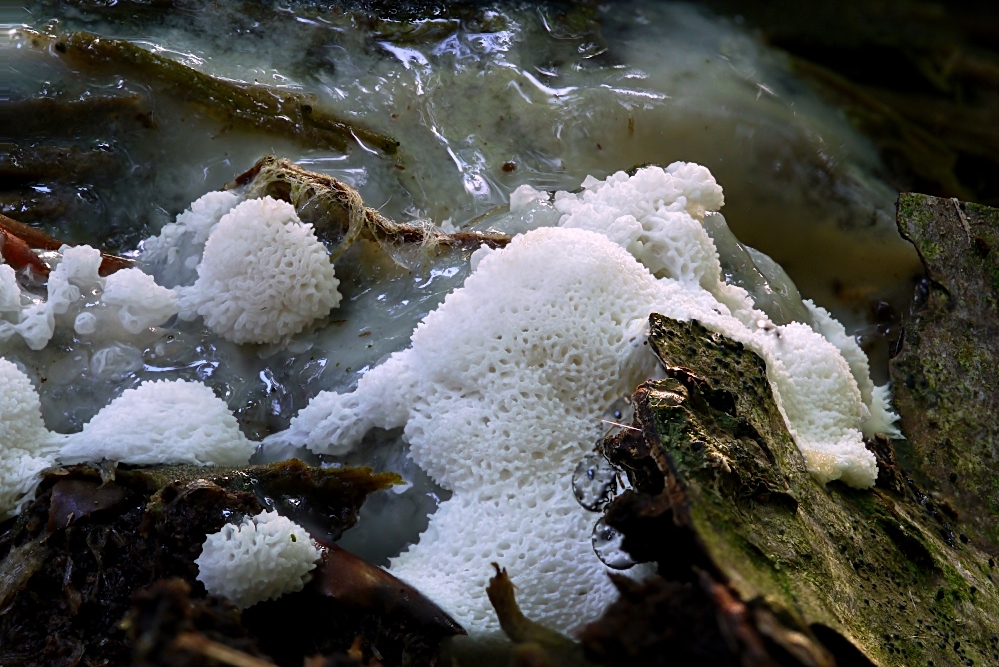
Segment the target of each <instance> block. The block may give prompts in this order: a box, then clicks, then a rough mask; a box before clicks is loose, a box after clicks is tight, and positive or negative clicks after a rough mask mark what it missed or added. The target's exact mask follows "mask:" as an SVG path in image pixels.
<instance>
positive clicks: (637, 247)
mask: <svg viewBox="0 0 999 667" xmlns="http://www.w3.org/2000/svg"><path fill="white" fill-rule="evenodd" d="M723 204H724V197H723V195H722V189H721V186H719V185H718V183H717V182H716V181H715V178H714V176H712V175H711V172H710V171H708V170H707V169H706V168H704V167H702V166H700V165H696V164H692V163H688V162H674V163H673V164H671V165H669V166H668V167H666V168H665V169H662V168H661V167H646V168H644V169H639V170H638V171H637V172H636V173H635V174H634V175H633V176H628V174H626V173H625V172H623V171H619V172H617V173H616V174H612V175H611V176H608V177H607V178H606V179H605V180H603V181H600V180H597V179H595V178H593V177H592V176H588V177H587V178H586V180H584V181H583V190H582V192H580V193H578V194H573V193H569V192H559V193H556V195H555V209H556V210H557V211H558V212H559V213H561V214H562V217H561V218H560V220H559V226H561V227H566V228H574V229H588V230H590V231H594V232H597V233H599V234H603V235H604V236H606V237H607V238H609V239H610V240H612V241H614V242H615V243H617V244H618V245H620V246H621V247H622V248H624V249H625V250H627V251H628V252H630V253H631V254H632V255H633V256H634V257H635V258H636V259H637V260H638V261H639V262H641V263H642V264H644V265H645V266H646V267H647V268H648V269H649V271H651V272H652V273H653V274H655V276H656V277H657V278H672V279H674V280H677V281H679V282H681V283H685V284H689V285H699V286H701V287H702V288H704V289H706V290H707V291H709V292H711V293H712V294H713V295H714V296H715V298H716V299H718V301H719V302H721V303H723V304H725V305H726V306H728V307H729V308H730V309H731V310H732V311H734V312H737V313H746V314H747V316H748V314H749V312H750V311H751V310H752V301H751V300H750V299H749V297H748V295H747V293H746V292H745V290H743V289H741V288H739V287H736V286H733V285H728V284H726V283H725V282H724V280H723V279H722V273H721V264H720V263H719V260H718V252H717V250H716V249H715V244H714V242H713V241H712V240H711V237H710V236H708V233H707V232H706V231H705V230H704V226H703V224H702V223H703V221H704V215H705V214H706V213H707V212H708V211H717V210H718V209H719V208H721V206H722V205H723ZM746 323H747V324H748V321H747V322H746Z"/></svg>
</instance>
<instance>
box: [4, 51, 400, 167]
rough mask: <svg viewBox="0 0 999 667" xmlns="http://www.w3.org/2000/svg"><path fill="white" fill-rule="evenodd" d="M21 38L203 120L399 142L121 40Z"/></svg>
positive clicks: (333, 144)
mask: <svg viewBox="0 0 999 667" xmlns="http://www.w3.org/2000/svg"><path fill="white" fill-rule="evenodd" d="M22 33H23V34H26V35H28V36H29V37H30V38H31V41H32V44H33V45H35V46H39V47H40V46H50V47H51V50H52V51H53V52H54V53H56V54H58V55H59V56H60V57H62V58H64V59H65V60H66V61H67V62H68V63H71V64H72V65H74V66H76V67H81V68H89V69H101V70H107V71H114V72H116V73H120V72H121V71H122V70H127V71H129V73H130V74H131V75H134V76H135V77H136V78H137V79H139V80H141V81H143V82H144V83H156V84H159V85H161V86H165V87H166V89H167V90H168V91H169V92H170V93H172V94H174V95H176V96H177V97H179V98H181V99H183V100H185V101H186V102H188V103H190V104H192V105H194V106H196V107H198V108H199V109H201V110H202V111H203V112H204V113H205V114H207V115H208V116H210V117H213V118H215V119H217V120H221V121H224V122H227V123H231V124H233V125H236V126H243V127H250V128H255V129H259V130H263V131H265V132H272V133H274V134H280V135H284V136H287V137H290V138H292V139H296V140H298V141H300V142H302V143H305V144H308V145H310V146H320V147H323V148H334V149H336V150H340V151H343V150H346V148H347V146H348V144H349V143H351V142H354V141H357V142H360V143H363V144H365V145H369V146H373V147H374V148H376V149H378V150H380V151H382V152H383V153H386V154H390V155H391V154H394V153H395V152H396V151H397V150H398V148H399V142H398V141H396V140H395V139H393V138H392V137H389V136H387V135H384V134H381V133H379V132H375V131H374V130H370V129H368V128H366V127H364V126H363V125H360V124H358V123H354V122H352V121H348V120H345V119H343V118H339V117H337V116H335V115H333V114H331V113H329V112H327V111H324V110H322V109H321V108H319V107H318V106H317V101H316V98H315V97H314V96H312V95H306V94H303V93H298V92H293V91H287V90H280V89H277V88H269V87H266V86H260V85H249V84H243V83H237V82H234V81H227V80H225V79H220V78H217V77H214V76H210V75H208V74H205V73H203V72H199V71H198V70H195V69H192V68H190V67H188V66H186V65H183V64H181V63H179V62H177V61H175V60H171V59H169V58H165V57H163V56H161V55H158V54H156V53H153V52H152V51H147V50H146V49H143V48H140V47H138V46H136V45H135V44H132V43H131V42H128V41H125V40H121V39H108V38H106V37H99V36H97V35H93V34H90V33H86V32H74V33H69V34H66V35H62V36H60V37H49V36H47V35H42V34H40V33H33V32H32V33H29V32H28V31H22Z"/></svg>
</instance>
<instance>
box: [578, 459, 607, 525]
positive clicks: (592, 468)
mask: <svg viewBox="0 0 999 667" xmlns="http://www.w3.org/2000/svg"><path fill="white" fill-rule="evenodd" d="M616 484H617V470H616V469H615V468H614V466H612V465H611V464H610V461H608V460H607V459H605V458H604V457H603V456H601V455H600V454H594V453H590V454H587V455H586V456H584V457H583V460H582V461H580V462H579V465H577V466H576V471H575V472H573V473H572V493H573V495H575V496H576V501H577V502H579V504H580V505H582V506H583V507H585V508H586V509H588V510H590V511H591V512H599V511H600V510H602V509H603V508H604V506H606V505H607V503H609V502H610V500H611V496H612V495H613V491H614V490H615V487H616Z"/></svg>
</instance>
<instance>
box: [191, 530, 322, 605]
mask: <svg viewBox="0 0 999 667" xmlns="http://www.w3.org/2000/svg"><path fill="white" fill-rule="evenodd" d="M320 555H321V554H320V551H319V549H318V548H317V547H316V545H315V543H313V541H312V538H311V537H310V536H309V533H308V532H306V530H305V529H304V528H302V527H301V526H299V525H298V524H296V523H295V522H293V521H292V520H290V519H287V518H285V517H283V516H280V515H279V514H278V513H277V512H261V513H260V514H258V515H256V516H254V517H244V518H243V520H242V522H240V523H239V524H234V523H227V524H226V525H225V526H223V527H222V530H220V531H219V532H217V533H213V534H211V535H209V536H208V537H207V539H206V540H205V543H204V546H203V549H202V552H201V556H199V557H198V558H197V559H196V560H195V561H194V562H195V563H197V565H198V581H200V582H201V583H203V584H204V585H205V589H206V590H207V591H208V592H209V593H212V594H214V595H222V596H225V597H227V598H229V599H230V600H231V601H232V602H233V604H235V605H236V606H237V607H239V608H241V609H246V608H247V607H251V606H253V605H255V604H256V603H258V602H263V601H264V600H274V599H276V598H279V597H281V596H282V595H284V594H285V593H294V592H296V591H300V590H302V587H303V586H305V583H306V582H307V581H308V576H309V572H311V571H312V570H313V569H314V568H315V567H316V564H317V562H318V560H319V557H320Z"/></svg>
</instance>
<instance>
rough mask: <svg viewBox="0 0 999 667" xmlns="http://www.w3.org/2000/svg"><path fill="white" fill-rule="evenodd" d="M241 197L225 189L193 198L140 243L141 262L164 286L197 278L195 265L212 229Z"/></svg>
mask: <svg viewBox="0 0 999 667" xmlns="http://www.w3.org/2000/svg"><path fill="white" fill-rule="evenodd" d="M241 201H242V198H241V197H240V196H239V195H237V194H235V193H233V192H231V191H228V190H222V191H215V192H209V193H207V194H205V195H202V196H201V197H200V198H198V199H196V200H195V201H194V202H193V203H192V204H191V205H190V206H189V207H188V209H187V210H186V211H184V212H183V213H181V214H180V215H178V216H177V219H176V220H175V221H174V222H171V223H168V224H166V225H164V226H163V229H161V230H160V233H159V234H158V235H157V236H153V237H150V238H148V239H146V240H144V241H143V242H142V245H141V249H142V253H141V256H140V257H141V261H142V263H143V265H144V266H145V267H146V268H148V269H149V271H150V273H152V274H153V275H154V276H156V282H158V283H159V284H161V285H163V286H165V287H176V286H178V285H190V284H191V283H193V282H194V281H195V280H196V279H197V277H198V272H197V268H198V264H200V263H201V255H202V253H203V252H204V251H205V242H206V241H207V240H208V236H209V234H211V232H212V229H213V228H214V227H215V225H217V224H218V222H219V220H221V219H222V216H224V215H225V214H226V213H228V212H229V211H231V210H232V209H233V208H234V207H235V206H236V205H237V204H239V203H240V202H241Z"/></svg>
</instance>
